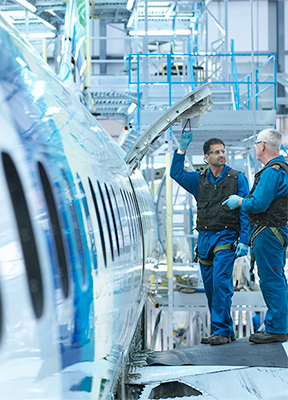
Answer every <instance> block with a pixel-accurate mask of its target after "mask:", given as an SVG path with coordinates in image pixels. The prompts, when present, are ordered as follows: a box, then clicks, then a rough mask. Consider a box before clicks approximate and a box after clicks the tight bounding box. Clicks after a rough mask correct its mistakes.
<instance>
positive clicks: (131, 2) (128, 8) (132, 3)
mask: <svg viewBox="0 0 288 400" xmlns="http://www.w3.org/2000/svg"><path fill="white" fill-rule="evenodd" d="M134 2H135V0H128V1H127V4H126V8H127V10H129V11H130V10H132V8H133V6H134Z"/></svg>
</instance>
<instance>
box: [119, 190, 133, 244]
mask: <svg viewBox="0 0 288 400" xmlns="http://www.w3.org/2000/svg"><path fill="white" fill-rule="evenodd" d="M120 194H121V197H122V201H123V204H124V210H125V215H126V219H127V225H128V229H129V237H130V242H132V235H131V227H130V222H131V221H130V220H129V215H128V210H127V206H126V201H125V199H124V194H123V190H122V189H120Z"/></svg>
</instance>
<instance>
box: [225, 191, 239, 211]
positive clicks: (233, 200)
mask: <svg viewBox="0 0 288 400" xmlns="http://www.w3.org/2000/svg"><path fill="white" fill-rule="evenodd" d="M239 199H241V197H239V196H237V195H236V194H231V196H229V198H228V200H226V201H223V203H222V206H225V205H226V204H227V206H228V207H229V208H230V210H234V209H235V208H237V207H240V206H239V204H238V202H239Z"/></svg>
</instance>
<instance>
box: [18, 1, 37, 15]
mask: <svg viewBox="0 0 288 400" xmlns="http://www.w3.org/2000/svg"><path fill="white" fill-rule="evenodd" d="M16 1H17V3H19V4H21V6H23V7H25V8H27V10H29V11H31V12H33V13H35V12H36V11H37V8H36V7H35V6H33V4H31V3H29V1H26V0H16Z"/></svg>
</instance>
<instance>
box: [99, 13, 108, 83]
mask: <svg viewBox="0 0 288 400" xmlns="http://www.w3.org/2000/svg"><path fill="white" fill-rule="evenodd" d="M106 35H107V29H106V22H105V21H103V20H102V19H101V20H100V37H101V38H102V37H106ZM106 58H107V41H106V40H103V39H100V60H106ZM100 74H104V75H105V74H107V64H106V63H100Z"/></svg>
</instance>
